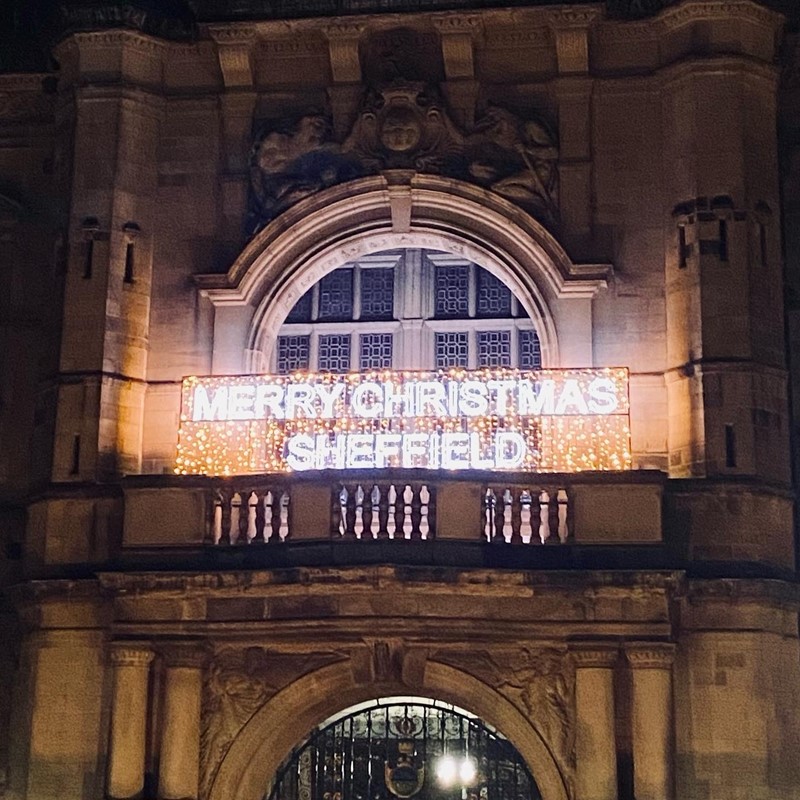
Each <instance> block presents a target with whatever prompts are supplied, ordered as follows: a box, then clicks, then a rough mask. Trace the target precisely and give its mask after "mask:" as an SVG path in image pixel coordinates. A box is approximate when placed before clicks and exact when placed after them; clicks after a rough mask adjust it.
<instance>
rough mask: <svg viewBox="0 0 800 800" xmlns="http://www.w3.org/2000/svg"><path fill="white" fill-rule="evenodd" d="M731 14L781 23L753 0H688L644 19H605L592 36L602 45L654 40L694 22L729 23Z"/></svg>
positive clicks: (766, 23)
mask: <svg viewBox="0 0 800 800" xmlns="http://www.w3.org/2000/svg"><path fill="white" fill-rule="evenodd" d="M731 17H736V18H739V19H741V20H743V21H746V22H752V23H754V24H757V25H763V26H767V27H771V28H773V29H774V30H775V32H777V31H778V30H779V29H780V27H781V26H782V24H783V17H782V16H781V15H780V14H778V13H777V12H775V11H771V10H770V9H768V8H765V7H764V6H762V5H759V4H757V3H755V2H752V0H687V2H683V3H678V4H677V5H672V6H669V7H668V8H666V9H664V10H663V11H661V12H659V13H658V14H657V15H656V16H655V17H651V18H649V19H646V20H635V21H629V20H604V21H603V22H602V23H601V24H599V25H598V26H597V29H596V34H595V35H596V36H597V37H598V39H599V41H601V42H603V43H604V44H613V43H614V42H617V41H619V42H629V41H632V40H641V39H657V38H658V37H660V36H663V35H664V34H666V33H670V32H672V31H674V30H677V29H679V28H681V27H683V26H685V25H690V24H692V23H694V22H715V21H718V22H721V23H728V22H730V20H731Z"/></svg>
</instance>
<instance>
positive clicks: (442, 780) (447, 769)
mask: <svg viewBox="0 0 800 800" xmlns="http://www.w3.org/2000/svg"><path fill="white" fill-rule="evenodd" d="M457 777H458V766H457V765H456V760H455V759H454V758H453V757H452V756H442V757H441V758H440V759H439V761H438V763H437V764H436V778H437V779H438V781H439V784H440V785H441V786H443V787H444V788H445V789H447V788H449V787H450V786H452V785H453V784H454V783H455V782H456V778H457Z"/></svg>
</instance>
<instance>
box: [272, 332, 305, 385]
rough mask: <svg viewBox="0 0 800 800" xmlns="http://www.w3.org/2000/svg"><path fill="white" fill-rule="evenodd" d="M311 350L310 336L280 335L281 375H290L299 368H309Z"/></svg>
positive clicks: (279, 366) (279, 369)
mask: <svg viewBox="0 0 800 800" xmlns="http://www.w3.org/2000/svg"><path fill="white" fill-rule="evenodd" d="M310 350H311V346H310V337H309V336H279V337H278V363H277V370H278V374H279V375H288V374H289V373H290V372H295V371H297V370H299V369H308V357H309V352H310Z"/></svg>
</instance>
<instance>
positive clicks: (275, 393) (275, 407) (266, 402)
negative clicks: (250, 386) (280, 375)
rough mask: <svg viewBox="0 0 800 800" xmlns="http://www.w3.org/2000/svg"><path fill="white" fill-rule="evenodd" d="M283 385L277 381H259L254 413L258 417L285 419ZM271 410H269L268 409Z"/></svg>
mask: <svg viewBox="0 0 800 800" xmlns="http://www.w3.org/2000/svg"><path fill="white" fill-rule="evenodd" d="M283 395H284V391H283V386H278V385H277V384H275V383H259V384H258V386H257V387H256V400H255V404H254V408H253V415H254V417H255V418H256V419H267V418H268V417H270V416H272V417H274V418H275V419H283V417H284V413H283ZM268 410H269V411H268Z"/></svg>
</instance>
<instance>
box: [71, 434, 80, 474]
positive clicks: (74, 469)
mask: <svg viewBox="0 0 800 800" xmlns="http://www.w3.org/2000/svg"><path fill="white" fill-rule="evenodd" d="M80 469H81V435H80V434H79V433H76V434H75V435H74V436H73V437H72V463H71V466H70V470H69V474H70V475H77V474H78V473H79V472H80Z"/></svg>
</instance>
